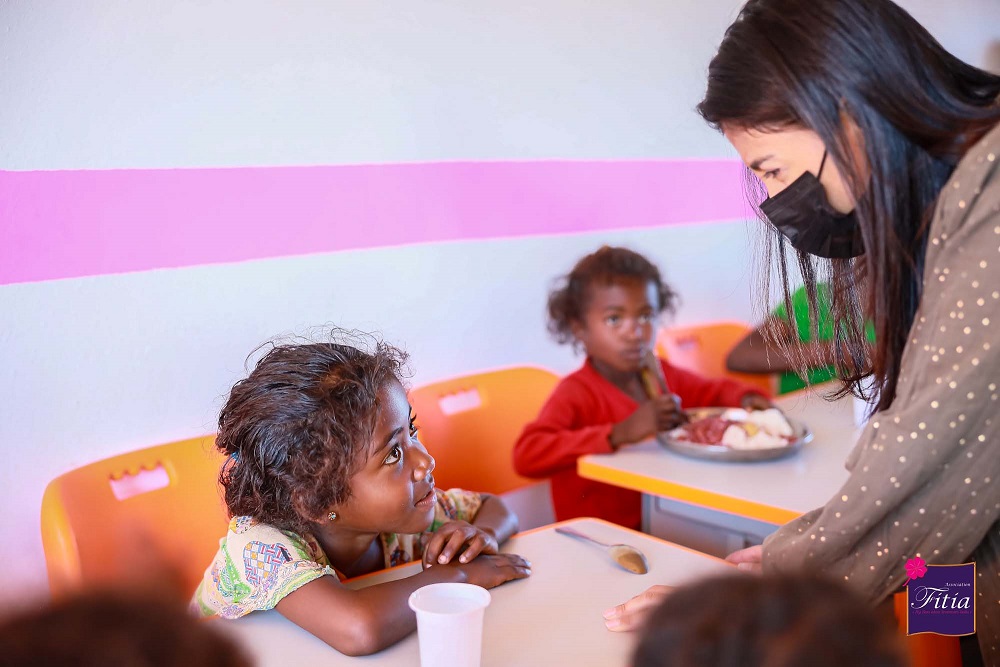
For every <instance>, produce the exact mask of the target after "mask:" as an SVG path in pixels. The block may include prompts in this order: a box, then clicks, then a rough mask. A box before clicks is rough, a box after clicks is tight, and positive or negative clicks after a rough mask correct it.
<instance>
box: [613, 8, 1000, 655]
mask: <svg viewBox="0 0 1000 667" xmlns="http://www.w3.org/2000/svg"><path fill="white" fill-rule="evenodd" d="M998 95H1000V77H997V76H994V75H992V74H990V73H987V72H985V71H983V70H980V69H977V68H975V67H972V66H971V65H968V64H966V63H964V62H962V61H960V60H958V59H957V58H955V57H954V56H952V55H951V54H949V53H948V52H947V51H945V50H944V49H943V48H942V47H941V45H940V44H938V43H937V41H935V40H934V38H933V37H931V35H930V34H929V33H928V32H927V31H926V30H925V29H924V28H923V27H922V26H920V25H919V24H918V23H917V22H916V21H915V20H914V19H913V18H912V17H910V16H909V14H907V13H906V12H905V11H903V10H902V9H901V8H900V7H898V6H897V5H895V4H893V3H892V2H890V1H889V0H810V1H809V2H802V1H801V0H750V2H748V3H747V4H746V5H745V6H744V8H743V9H742V11H741V12H740V15H739V17H738V18H737V19H736V22H735V23H733V25H732V26H730V28H729V29H728V31H727V32H726V35H725V38H724V39H723V42H722V44H721V46H720V47H719V52H718V54H717V55H716V56H715V58H714V59H713V60H712V63H711V65H710V67H709V79H708V91H707V93H706V96H705V99H704V100H703V101H702V103H701V104H700V105H699V107H698V109H699V112H700V113H701V114H702V116H703V117H704V118H705V119H706V120H707V121H708V122H709V123H710V124H712V125H713V126H715V127H717V128H719V129H720V130H721V131H722V132H723V133H724V134H725V136H726V138H727V139H728V140H729V141H730V143H732V144H733V146H734V147H735V148H736V150H737V151H738V152H739V154H740V156H741V158H742V159H743V161H744V162H745V163H746V165H747V166H748V168H749V169H750V170H751V171H752V172H753V173H754V174H755V175H756V177H757V179H750V180H752V181H755V182H756V181H757V180H758V179H759V182H760V183H762V184H763V186H764V187H765V188H766V190H767V195H768V198H767V199H765V200H764V201H763V202H762V203H761V204H760V211H761V213H762V214H763V215H762V217H763V218H764V219H765V220H767V221H768V223H769V225H768V227H769V229H770V230H771V231H772V232H773V234H772V236H773V239H774V243H773V244H771V247H770V249H769V251H768V253H767V255H766V256H765V257H764V259H765V261H766V263H767V264H768V265H770V266H771V267H773V268H776V269H777V275H778V280H779V284H780V286H781V288H782V291H783V292H784V295H785V298H786V301H787V300H788V294H789V266H788V265H787V263H786V262H787V259H786V257H787V256H793V257H795V258H796V260H797V264H798V269H799V272H800V274H801V277H802V279H803V281H804V283H805V285H806V289H807V291H808V292H809V293H810V294H811V295H812V299H813V300H814V301H815V294H816V284H817V282H821V281H824V280H825V281H826V282H828V283H829V284H830V285H831V297H832V304H831V311H832V318H833V321H834V329H835V332H836V334H835V335H836V338H837V340H838V346H837V349H838V351H839V354H838V358H837V368H838V372H839V375H840V376H841V377H842V378H843V379H844V380H845V381H846V383H847V385H848V387H849V388H850V389H852V390H853V391H854V392H855V393H859V394H861V393H866V392H867V390H866V389H865V387H867V386H869V383H872V386H873V387H874V390H873V393H874V394H875V405H876V412H875V414H874V415H873V416H872V418H871V420H870V421H869V423H868V425H867V427H866V428H865V429H864V431H863V433H862V434H861V437H860V439H859V441H858V444H857V446H856V448H855V449H854V451H853V452H852V454H851V456H850V457H849V460H848V462H847V467H848V469H849V470H850V472H851V475H850V478H849V479H848V481H847V482H846V483H845V485H844V487H843V488H842V489H841V490H840V492H839V493H838V494H837V495H836V496H835V497H834V498H832V499H831V500H830V501H829V502H828V503H827V504H826V505H825V506H824V507H821V508H819V509H817V510H814V511H812V512H809V513H808V514H806V515H804V516H802V517H801V518H799V519H797V520H795V521H792V522H791V523H789V524H786V525H785V526H782V527H781V528H779V529H778V531H777V532H775V533H774V534H773V535H771V536H770V537H769V538H768V539H767V540H765V542H764V545H763V548H761V547H754V548H751V549H748V550H744V551H742V552H737V553H735V554H732V555H731V556H730V560H732V561H733V562H738V563H740V564H741V567H742V568H744V569H757V568H758V567H759V566H762V567H763V570H764V571H765V572H778V571H787V570H793V569H807V570H818V571H822V572H825V573H827V574H830V575H833V576H835V577H836V578H838V579H842V580H844V581H847V582H849V583H850V584H851V585H853V586H854V587H856V588H857V589H858V590H859V591H861V592H863V593H864V594H865V595H866V596H868V598H869V599H870V601H871V602H873V603H875V602H879V601H881V600H883V599H885V598H887V597H888V596H890V595H892V594H893V593H894V592H895V591H897V590H899V589H900V588H901V587H902V586H903V584H904V582H905V580H906V574H905V570H904V564H905V562H906V560H907V559H909V558H912V557H914V556H917V555H919V556H920V557H922V558H923V559H924V560H926V561H927V562H928V563H931V564H936V563H940V564H955V563H964V562H968V561H970V560H974V561H976V564H977V591H978V597H977V600H976V602H977V605H976V606H977V614H978V618H977V630H978V631H977V635H978V639H979V642H980V647H981V650H982V652H983V655H984V658H985V660H986V663H987V664H1000V524H998V523H997V519H998V517H1000V452H998V449H997V447H998V443H1000V401H998V394H1000V389H998V384H1000V337H998V335H997V334H998V332H1000V291H998V290H1000V105H998ZM786 251H787V255H786ZM793 261H795V260H793ZM765 287H766V282H765ZM813 311H814V312H815V311H816V308H815V306H814V308H813ZM866 316H867V317H869V318H870V319H871V320H872V321H873V322H874V325H875V340H876V342H875V344H874V346H873V347H868V346H867V345H866V342H865V332H864V319H865V317H866ZM657 592H660V593H662V592H663V589H661V588H658V589H652V590H651V591H649V592H648V594H644V596H640V597H639V598H636V599H634V600H632V601H630V602H629V603H626V604H625V605H621V606H619V607H617V608H615V610H609V613H608V616H609V620H608V625H609V627H612V628H613V629H619V628H627V627H630V626H631V625H632V624H633V623H634V621H635V614H636V613H638V612H641V610H642V609H643V608H645V607H646V606H647V605H648V604H651V603H652V602H653V601H655V600H656V599H657V598H656V594H657Z"/></svg>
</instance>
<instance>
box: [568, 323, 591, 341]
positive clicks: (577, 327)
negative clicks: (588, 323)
mask: <svg viewBox="0 0 1000 667" xmlns="http://www.w3.org/2000/svg"><path fill="white" fill-rule="evenodd" d="M569 331H570V333H571V334H573V338H576V339H577V340H578V341H580V342H583V338H584V336H586V335H587V327H585V326H583V322H581V321H580V320H570V323H569Z"/></svg>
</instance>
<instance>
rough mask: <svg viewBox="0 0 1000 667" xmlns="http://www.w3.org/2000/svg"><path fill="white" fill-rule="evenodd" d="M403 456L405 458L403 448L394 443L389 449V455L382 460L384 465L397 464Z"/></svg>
mask: <svg viewBox="0 0 1000 667" xmlns="http://www.w3.org/2000/svg"><path fill="white" fill-rule="evenodd" d="M402 458H403V449H402V448H401V447H400V446H399V445H393V446H392V449H391V450H389V455H388V456H386V457H385V460H384V461H382V465H387V466H392V465H396V464H397V463H399V461H400V459H402Z"/></svg>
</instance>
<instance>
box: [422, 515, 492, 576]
mask: <svg viewBox="0 0 1000 667" xmlns="http://www.w3.org/2000/svg"><path fill="white" fill-rule="evenodd" d="M463 546H464V547H465V549H464V550H463V549H462V547H463ZM498 550H499V546H498V545H497V538H496V535H494V534H493V533H492V532H490V531H489V530H486V529H483V528H481V527H479V526H473V525H472V524H470V523H468V522H466V521H449V522H448V523H446V524H444V525H443V526H441V527H440V528H438V529H437V530H436V531H434V535H432V536H431V539H430V541H429V542H428V543H427V546H426V547H424V567H425V568H428V567H430V566H431V565H437V564H440V565H444V564H446V563H450V562H451V560H452V559H453V558H454V557H455V556H456V555H458V554H459V552H461V554H462V555H461V556H459V557H458V562H460V563H470V562H472V560H473V559H474V558H475V557H476V556H478V555H479V554H495V553H497V551H498Z"/></svg>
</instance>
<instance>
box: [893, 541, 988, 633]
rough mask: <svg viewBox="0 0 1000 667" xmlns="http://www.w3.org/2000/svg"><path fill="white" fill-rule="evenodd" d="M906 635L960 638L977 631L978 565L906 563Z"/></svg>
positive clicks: (914, 560) (915, 559) (916, 561)
mask: <svg viewBox="0 0 1000 667" xmlns="http://www.w3.org/2000/svg"><path fill="white" fill-rule="evenodd" d="M906 576H907V581H906V634H908V635H917V634H920V633H922V632H930V633H933V634H936V635H947V636H950V637H961V636H962V635H971V634H975V632H976V564H975V563H963V564H961V565H928V564H927V563H925V562H924V560H923V559H922V558H919V557H918V558H911V559H909V560H908V561H906Z"/></svg>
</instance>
